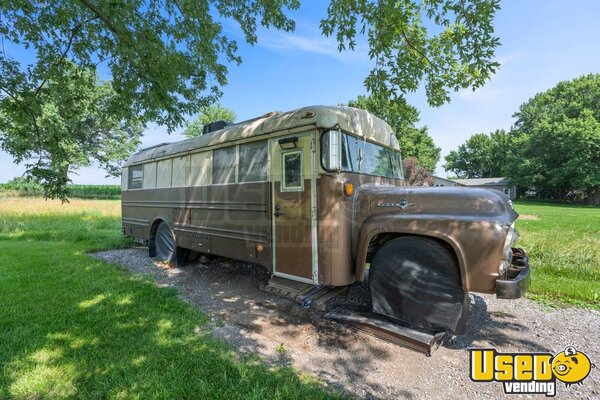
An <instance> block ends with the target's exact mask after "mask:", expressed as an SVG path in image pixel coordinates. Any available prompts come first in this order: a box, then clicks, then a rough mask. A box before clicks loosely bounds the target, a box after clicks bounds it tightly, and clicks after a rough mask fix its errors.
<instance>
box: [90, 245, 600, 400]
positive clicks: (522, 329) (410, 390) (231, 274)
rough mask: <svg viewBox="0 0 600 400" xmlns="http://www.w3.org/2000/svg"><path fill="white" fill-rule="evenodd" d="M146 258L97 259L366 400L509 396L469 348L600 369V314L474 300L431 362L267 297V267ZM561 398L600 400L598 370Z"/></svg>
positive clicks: (357, 294)
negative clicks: (478, 369) (474, 372)
mask: <svg viewBox="0 0 600 400" xmlns="http://www.w3.org/2000/svg"><path fill="white" fill-rule="evenodd" d="M147 254H148V251H147V249H145V248H134V249H127V250H117V251H106V252H101V253H96V254H93V256H94V257H97V258H100V259H102V260H105V261H109V262H112V263H116V264H119V265H121V266H123V267H124V268H126V269H127V270H129V271H130V272H131V273H134V274H150V275H152V276H153V277H154V278H155V280H156V282H157V285H159V286H172V287H175V288H177V289H178V290H179V291H180V293H181V297H182V299H184V300H185V301H187V302H189V303H191V304H193V305H194V306H196V307H197V308H198V309H200V310H201V311H202V312H204V313H206V314H208V315H209V316H210V318H211V321H212V322H211V324H210V325H211V327H210V328H211V329H212V330H213V332H214V335H215V336H216V337H219V338H222V339H223V340H226V341H228V342H229V343H231V344H232V345H233V346H234V347H235V348H237V349H238V350H239V351H240V352H242V353H246V352H255V353H258V354H260V355H261V356H262V357H263V359H265V360H266V361H267V362H269V363H272V364H277V365H291V366H293V367H294V368H296V369H297V370H298V371H302V372H306V373H310V374H313V375H315V376H318V377H320V378H322V380H323V381H325V382H327V383H328V384H329V385H331V386H334V387H336V388H338V389H340V390H342V391H344V392H346V393H348V394H352V395H354V396H357V397H361V398H385V399H396V398H408V399H438V398H443V399H454V398H472V399H489V398H495V397H500V396H504V392H503V389H502V385H501V384H500V383H494V382H492V383H480V382H477V383H475V382H471V381H470V380H469V377H468V374H469V353H468V348H470V347H494V348H496V349H497V350H498V351H501V352H513V351H515V352H516V351H544V352H551V353H557V352H559V351H562V350H563V349H564V348H565V347H566V346H567V345H575V346H576V347H577V348H578V349H580V350H582V351H583V352H585V353H586V354H587V355H588V357H589V358H590V359H591V360H592V362H595V363H596V364H598V366H599V367H600V343H599V340H600V313H598V312H596V311H591V310H580V309H574V308H564V309H558V310H551V309H546V308H544V307H543V306H541V305H539V304H537V303H535V302H532V301H530V300H526V299H519V300H498V299H496V298H494V296H488V295H471V299H470V300H471V318H470V322H469V327H468V332H467V334H466V335H464V336H459V337H452V338H450V339H448V340H446V342H445V343H444V344H443V345H442V346H441V347H440V348H439V349H438V350H437V351H435V352H434V353H433V355H432V356H431V357H426V356H424V355H423V354H420V353H417V352H415V351H411V350H409V349H405V348H402V347H399V346H396V345H393V344H390V343H387V342H385V341H382V340H379V339H377V338H374V337H372V336H369V335H366V334H363V333H359V332H355V331H353V330H351V329H348V328H346V327H344V326H342V325H340V324H337V323H334V322H330V321H327V320H325V319H323V318H322V317H321V316H322V313H321V312H319V311H316V310H304V309H303V308H302V307H300V306H299V305H298V304H296V303H294V302H291V301H289V300H286V299H283V298H280V297H277V296H273V295H271V294H267V293H264V292H262V291H260V290H259V289H258V287H259V283H261V282H262V283H266V282H267V280H268V278H269V275H268V273H267V272H266V270H264V269H263V268H262V267H259V266H255V265H252V264H246V263H241V262H234V261H230V260H226V259H217V260H214V261H212V262H206V263H201V262H194V263H191V264H190V265H188V266H186V267H185V268H181V269H179V268H171V269H165V268H160V267H158V266H157V265H155V263H154V262H153V261H152V259H150V258H148V256H147ZM363 296H364V290H362V288H361V287H360V286H359V285H357V286H354V287H351V289H350V290H349V291H348V293H347V294H345V295H343V297H341V298H338V299H336V300H335V301H338V302H340V301H341V302H360V301H361V300H362V298H361V297H363ZM556 390H557V396H556V397H557V398H584V399H585V398H587V399H598V398H600V368H597V369H593V370H592V372H591V373H590V375H589V376H588V378H587V379H586V380H585V381H584V383H583V385H573V386H571V387H569V388H567V387H565V385H564V384H562V383H560V382H558V383H557V389H556ZM520 397H522V396H519V395H511V396H510V397H509V398H520ZM523 397H527V398H531V397H533V396H523ZM538 397H540V398H541V397H543V396H538Z"/></svg>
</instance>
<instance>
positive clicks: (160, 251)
mask: <svg viewBox="0 0 600 400" xmlns="http://www.w3.org/2000/svg"><path fill="white" fill-rule="evenodd" d="M154 246H155V249H156V250H155V251H156V253H155V254H156V259H157V260H159V261H162V262H164V263H167V264H170V265H173V264H175V263H176V261H177V242H176V240H175V234H174V233H173V231H172V230H171V228H170V227H169V225H167V223H166V222H164V221H163V222H161V223H160V224H158V228H157V229H156V237H155V239H154Z"/></svg>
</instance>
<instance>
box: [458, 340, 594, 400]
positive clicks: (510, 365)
mask: <svg viewBox="0 0 600 400" xmlns="http://www.w3.org/2000/svg"><path fill="white" fill-rule="evenodd" d="M470 353H471V354H470V365H471V366H470V371H469V376H470V378H471V380H472V381H474V382H501V383H502V385H503V386H504V393H506V394H515V393H519V394H545V395H546V396H548V397H552V396H555V395H556V383H557V382H556V381H557V380H558V381H561V382H563V383H564V384H565V385H566V386H567V387H569V386H571V385H573V384H575V383H578V384H580V385H581V384H583V381H584V380H585V378H587V376H588V375H589V374H590V371H591V370H592V368H596V366H595V365H594V364H592V362H591V361H590V359H589V357H588V356H586V355H585V354H584V353H583V352H581V351H577V349H576V348H575V347H574V346H568V347H567V348H566V349H564V351H561V352H560V353H558V354H555V355H553V354H551V353H499V352H497V351H496V350H495V349H471V351H470Z"/></svg>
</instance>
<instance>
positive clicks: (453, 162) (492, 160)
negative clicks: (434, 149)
mask: <svg viewBox="0 0 600 400" xmlns="http://www.w3.org/2000/svg"><path fill="white" fill-rule="evenodd" d="M510 150H511V136H510V134H508V133H506V132H505V131H504V130H502V129H500V130H497V131H496V132H493V133H492V134H490V135H487V134H485V133H477V134H475V135H473V136H471V137H470V138H469V139H468V140H467V141H466V142H465V143H464V144H461V145H460V146H459V147H458V150H452V151H451V152H450V153H449V154H448V155H447V156H446V157H445V159H446V164H445V165H444V169H445V170H446V171H452V172H454V173H455V174H456V175H457V176H458V177H459V178H492V177H501V176H505V174H506V168H507V157H508V154H509V152H510Z"/></svg>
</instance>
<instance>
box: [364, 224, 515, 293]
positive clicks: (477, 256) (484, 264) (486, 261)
mask: <svg viewBox="0 0 600 400" xmlns="http://www.w3.org/2000/svg"><path fill="white" fill-rule="evenodd" d="M508 228H509V225H507V224H503V223H500V222H498V221H485V220H481V219H476V218H472V217H468V216H467V217H463V218H457V216H456V215H440V214H435V215H433V214H431V215H428V214H416V215H415V214H408V213H385V214H378V215H374V216H371V217H369V218H367V219H366V220H365V221H363V223H362V225H361V228H360V230H359V231H358V234H357V236H356V249H357V251H356V260H355V262H356V264H355V271H356V275H355V277H356V280H362V278H363V276H364V266H365V262H366V258H367V251H368V248H369V243H370V242H371V240H372V239H373V238H374V237H375V235H377V234H381V233H391V234H395V235H399V236H400V235H419V236H427V237H432V238H435V239H438V240H441V241H443V242H444V243H446V244H448V245H449V246H450V247H451V248H452V249H453V251H454V253H455V255H456V258H457V261H458V265H459V268H460V273H461V280H462V285H463V289H464V290H466V291H474V292H482V293H494V290H495V282H496V279H498V277H499V272H498V267H499V264H500V260H501V259H502V248H503V244H504V239H505V237H506V234H507V231H508Z"/></svg>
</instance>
